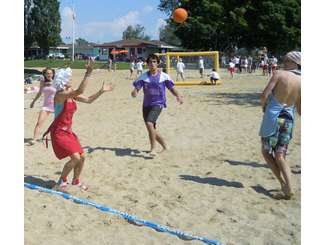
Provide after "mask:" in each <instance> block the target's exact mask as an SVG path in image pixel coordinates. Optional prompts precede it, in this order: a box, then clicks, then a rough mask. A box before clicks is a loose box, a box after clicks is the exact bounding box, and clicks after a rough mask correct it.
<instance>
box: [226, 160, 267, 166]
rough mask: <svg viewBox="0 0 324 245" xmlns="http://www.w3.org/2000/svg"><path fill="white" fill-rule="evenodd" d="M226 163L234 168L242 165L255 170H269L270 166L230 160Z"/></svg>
mask: <svg viewBox="0 0 324 245" xmlns="http://www.w3.org/2000/svg"><path fill="white" fill-rule="evenodd" d="M224 162H227V163H229V164H231V165H233V166H238V165H242V166H247V167H253V168H269V166H268V165H266V164H260V163H257V162H241V161H235V160H228V159H226V160H224Z"/></svg>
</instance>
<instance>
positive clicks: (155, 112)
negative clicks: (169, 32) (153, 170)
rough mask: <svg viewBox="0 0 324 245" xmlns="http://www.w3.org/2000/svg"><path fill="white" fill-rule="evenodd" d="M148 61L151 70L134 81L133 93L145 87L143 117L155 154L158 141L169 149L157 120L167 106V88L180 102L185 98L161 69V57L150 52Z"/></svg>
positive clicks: (153, 153)
mask: <svg viewBox="0 0 324 245" xmlns="http://www.w3.org/2000/svg"><path fill="white" fill-rule="evenodd" d="M146 63H147V64H148V68H149V71H148V72H145V73H144V74H143V75H141V76H140V77H139V78H138V79H137V80H136V81H134V83H133V86H134V90H133V91H132V93H131V95H132V96H133V97H136V96H137V94H138V91H139V90H140V89H141V88H143V91H144V101H143V118H144V122H145V126H146V128H147V131H148V134H149V138H150V144H151V149H150V154H151V155H152V156H155V155H156V150H155V148H156V141H157V142H158V143H160V145H161V146H162V147H163V150H162V151H164V150H167V149H168V147H167V145H166V143H165V141H164V139H163V138H162V136H161V134H160V133H158V131H157V130H156V120H157V119H158V117H159V115H160V113H161V111H162V108H163V107H166V94H165V88H168V89H169V90H170V92H171V93H172V94H173V95H174V96H175V97H176V98H177V101H178V102H179V103H180V104H182V103H183V98H182V96H181V95H180V94H179V93H178V91H177V90H176V89H175V88H174V83H173V81H172V80H171V78H170V77H169V75H168V74H166V73H164V72H161V71H159V69H158V65H159V63H160V58H159V57H158V56H157V55H155V54H150V55H149V56H148V57H147V59H146Z"/></svg>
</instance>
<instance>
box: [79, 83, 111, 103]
mask: <svg viewBox="0 0 324 245" xmlns="http://www.w3.org/2000/svg"><path fill="white" fill-rule="evenodd" d="M113 89H114V86H113V85H112V84H111V83H109V84H105V82H103V83H102V87H101V89H100V90H99V91H98V92H97V93H95V94H93V95H90V96H89V97H87V96H84V95H83V94H80V95H78V96H77V97H75V100H77V101H79V102H83V103H88V104H91V103H92V102H93V101H95V100H96V99H97V98H99V97H100V95H102V94H103V93H105V92H110V91H112V90H113Z"/></svg>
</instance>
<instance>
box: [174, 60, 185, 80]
mask: <svg viewBox="0 0 324 245" xmlns="http://www.w3.org/2000/svg"><path fill="white" fill-rule="evenodd" d="M184 68H186V66H185V64H184V63H183V62H182V59H181V58H180V59H179V61H178V63H177V78H176V81H178V77H179V75H180V77H181V79H182V81H184V80H185V79H184Z"/></svg>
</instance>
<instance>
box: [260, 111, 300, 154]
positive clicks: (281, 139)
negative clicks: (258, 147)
mask: <svg viewBox="0 0 324 245" xmlns="http://www.w3.org/2000/svg"><path fill="white" fill-rule="evenodd" d="M293 128H294V121H293V120H292V119H291V118H289V117H287V116H285V115H284V116H279V117H278V118H277V129H276V132H275V133H274V134H273V135H271V136H268V137H262V138H261V141H262V148H263V149H264V150H266V151H267V152H269V154H272V153H273V152H275V153H282V154H283V155H284V156H286V153H287V150H288V144H289V142H290V140H291V138H292V131H293Z"/></svg>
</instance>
